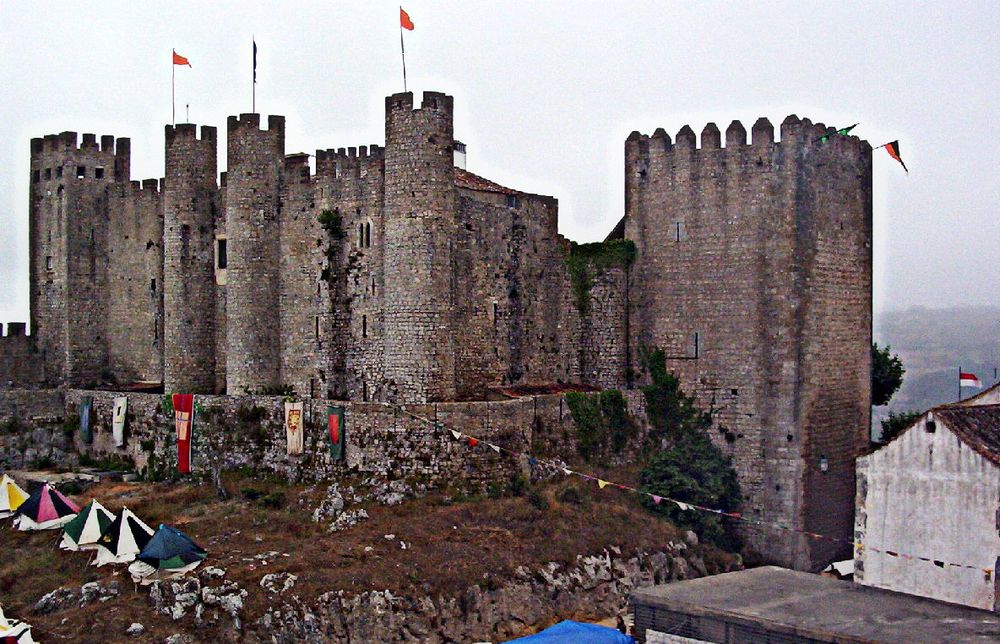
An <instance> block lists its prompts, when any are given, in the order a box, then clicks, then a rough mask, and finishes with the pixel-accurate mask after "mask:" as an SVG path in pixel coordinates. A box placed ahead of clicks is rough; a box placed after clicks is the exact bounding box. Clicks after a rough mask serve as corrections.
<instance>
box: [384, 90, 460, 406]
mask: <svg viewBox="0 0 1000 644" xmlns="http://www.w3.org/2000/svg"><path fill="white" fill-rule="evenodd" d="M385 111H386V115H385V140H386V146H385V211H384V212H385V215H384V216H385V248H384V275H385V293H384V303H385V304H384V314H385V336H384V337H385V379H386V381H387V382H386V386H387V398H389V399H390V400H393V399H395V400H398V401H407V402H427V401H439V400H452V399H454V397H455V345H454V342H455V335H454V319H453V316H454V313H453V305H454V292H455V286H456V285H455V275H454V270H453V265H452V251H453V243H454V239H455V234H456V227H457V211H458V191H457V189H456V187H455V170H454V161H453V151H452V144H453V141H454V125H453V118H454V116H453V104H452V97H451V96H446V95H445V94H441V93H438V92H424V95H423V100H422V101H421V104H420V108H419V109H414V108H413V94H412V93H409V92H407V93H404V94H394V95H392V96H390V97H388V98H387V99H386V102H385Z"/></svg>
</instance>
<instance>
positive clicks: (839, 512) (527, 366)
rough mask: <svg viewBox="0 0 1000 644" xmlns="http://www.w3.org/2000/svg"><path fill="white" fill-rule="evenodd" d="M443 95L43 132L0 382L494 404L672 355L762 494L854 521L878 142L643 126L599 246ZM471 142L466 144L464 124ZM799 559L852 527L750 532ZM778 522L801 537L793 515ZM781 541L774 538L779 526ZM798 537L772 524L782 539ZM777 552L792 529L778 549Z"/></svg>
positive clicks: (635, 374)
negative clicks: (146, 171)
mask: <svg viewBox="0 0 1000 644" xmlns="http://www.w3.org/2000/svg"><path fill="white" fill-rule="evenodd" d="M453 114H454V111H453V103H452V98H451V97H450V96H447V95H444V94H440V93H436V92H425V93H424V94H423V97H422V100H421V102H420V104H419V106H417V105H415V104H414V97H413V95H412V94H411V93H403V94H395V95H393V96H390V97H388V98H387V99H386V103H385V145H384V147H383V146H380V145H370V146H362V147H360V148H353V147H352V148H340V149H326V150H317V151H316V154H315V172H313V170H312V169H311V166H310V162H309V155H306V154H287V153H286V150H285V136H284V127H285V123H284V118H283V117H279V116H271V117H269V118H268V119H267V122H266V124H263V127H262V123H261V121H260V116H259V115H257V114H242V115H240V116H239V117H235V116H233V117H230V118H229V121H228V124H227V128H226V141H225V145H226V171H225V172H223V173H221V174H219V173H218V168H217V157H218V145H219V137H218V132H217V130H216V129H215V128H213V127H209V126H202V127H201V129H200V131H199V130H198V128H197V127H196V126H195V125H192V124H180V125H176V126H167V127H166V131H165V177H164V178H163V179H160V180H155V179H149V180H145V181H142V182H141V183H140V182H138V181H132V180H131V177H130V170H129V151H130V147H129V146H130V144H129V140H128V139H124V138H119V139H117V140H116V139H115V138H114V137H110V136H103V137H101V139H100V142H99V143H98V141H97V139H96V137H95V136H94V135H92V134H84V135H83V138H82V142H80V143H79V144H78V142H77V135H76V134H75V133H73V132H64V133H62V134H59V135H51V136H46V137H45V138H43V139H33V140H32V141H31V177H30V180H31V203H30V209H29V217H30V248H31V253H30V257H31V259H30V288H31V293H30V303H31V335H30V336H29V335H26V334H25V329H24V327H23V325H16V324H11V325H10V326H9V332H8V334H7V336H6V337H3V338H2V340H0V388H3V387H10V386H16V387H49V388H51V387H87V386H93V385H96V384H98V383H106V384H109V385H113V384H121V385H125V384H134V383H140V382H143V383H156V384H158V383H162V386H163V388H164V390H165V391H167V392H194V393H202V394H221V393H225V394H229V395H243V394H260V393H266V392H269V391H278V390H279V389H281V388H291V389H293V390H294V391H295V392H297V394H298V395H300V396H307V397H312V398H331V399H341V400H349V401H355V402H368V401H370V402H394V403H395V402H398V403H435V402H444V401H457V400H481V399H484V398H485V397H486V395H487V393H488V392H489V391H491V390H496V389H499V388H505V387H516V386H522V385H542V384H553V383H572V384H584V385H591V386H595V387H602V388H632V387H634V386H639V385H641V384H643V381H642V376H641V375H640V374H639V355H640V352H641V350H642V348H643V347H647V346H657V347H660V348H662V349H664V350H665V351H666V354H667V366H668V368H669V369H671V370H672V371H674V372H675V373H676V374H677V375H678V376H679V377H680V378H681V382H682V386H683V387H684V389H685V390H686V391H688V392H689V393H692V394H694V395H695V396H696V397H697V400H698V402H699V404H701V405H702V406H703V407H705V408H706V409H708V408H711V410H712V412H713V430H712V432H713V436H712V437H713V440H715V441H716V443H717V444H718V445H719V446H720V447H721V448H722V449H723V450H724V451H725V452H726V453H728V454H730V455H732V457H733V459H734V465H735V467H736V469H737V473H738V474H739V476H740V480H741V484H742V486H743V490H744V493H745V495H746V501H745V504H744V505H745V508H744V514H746V515H747V516H749V517H751V518H755V519H760V520H763V521H767V522H776V523H783V524H786V525H790V526H795V527H798V528H801V529H805V530H810V531H814V532H819V533H823V534H830V535H837V536H843V537H847V536H849V534H850V531H851V528H852V521H853V498H854V481H855V478H854V458H855V456H857V455H858V454H859V453H860V452H861V450H862V449H863V448H864V447H865V446H866V445H867V437H868V414H869V403H870V391H869V371H870V344H871V330H870V329H871V266H872V264H871V235H872V188H871V186H872V179H871V147H870V146H869V145H868V144H867V143H866V142H864V141H860V140H859V139H857V138H856V137H848V136H836V137H833V138H831V139H830V140H829V141H827V142H825V143H820V142H819V141H818V140H817V139H818V137H819V136H820V135H822V134H825V133H827V132H829V131H830V130H831V129H832V128H827V127H825V126H823V125H822V124H812V123H811V122H810V121H809V120H808V119H798V118H797V117H794V116H790V117H788V118H787V119H785V121H784V122H783V123H782V124H781V127H780V141H776V140H775V132H774V128H773V126H772V125H771V124H770V123H769V122H768V121H767V120H766V119H760V120H758V121H757V122H756V123H755V124H754V125H753V127H752V129H751V135H750V136H749V137H748V134H747V131H746V129H745V128H744V126H743V125H741V124H740V123H739V122H738V121H734V122H733V123H732V124H731V125H730V126H729V127H728V128H727V129H726V132H725V145H724V146H723V145H722V133H721V132H720V131H719V129H718V128H717V127H716V126H715V125H714V124H709V125H708V126H706V127H705V128H704V130H703V131H702V132H701V136H700V146H699V145H698V140H697V138H698V137H696V135H695V133H694V131H692V129H691V128H690V127H688V126H685V127H684V128H683V129H681V130H680V132H678V134H677V136H676V140H672V139H671V137H670V136H668V135H667V134H666V132H664V131H663V130H656V132H654V133H653V134H652V135H651V136H647V135H641V134H639V133H638V132H634V133H632V135H630V136H629V137H628V140H627V141H626V142H625V212H624V217H622V219H621V221H620V222H619V223H618V224H617V226H615V227H614V228H613V230H611V232H610V234H609V235H608V239H607V240H606V241H605V242H604V243H603V244H600V245H584V246H576V245H574V244H572V243H571V242H569V241H568V240H567V239H565V238H564V237H562V236H561V235H559V233H558V219H557V217H558V213H557V202H556V200H555V199H553V198H551V197H546V196H541V195H534V194H528V193H524V192H520V191H517V190H513V189H509V188H506V187H503V186H500V185H498V184H496V183H493V182H491V181H489V180H487V179H484V178H482V177H479V176H476V175H474V174H472V173H470V172H468V171H466V170H465V169H464V167H463V166H462V164H458V165H456V162H455V158H456V147H459V146H461V144H458V143H457V142H456V141H455V136H454V122H453ZM462 149H464V147H463V148H462ZM749 537H750V539H751V542H753V541H754V540H755V539H759V540H761V542H760V543H757V544H754V545H757V546H762V545H764V543H765V542H766V543H767V545H768V549H769V550H770V551H771V552H772V553H775V558H776V559H779V560H783V561H785V562H786V563H788V564H789V565H795V566H797V567H809V566H810V565H811V563H812V562H816V561H820V560H824V559H829V558H831V557H833V556H835V555H836V554H838V553H837V552H836V551H837V549H838V548H837V547H836V546H834V545H831V542H827V541H817V540H806V539H799V538H798V537H794V536H789V535H787V534H781V535H768V534H766V533H760V534H758V535H756V536H755V535H754V534H751V535H749ZM778 537H780V539H779V538H778ZM776 540H777V541H776ZM776 543H777V544H778V545H775V544H776ZM776 548H777V551H776Z"/></svg>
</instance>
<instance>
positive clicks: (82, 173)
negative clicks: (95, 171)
mask: <svg viewBox="0 0 1000 644" xmlns="http://www.w3.org/2000/svg"><path fill="white" fill-rule="evenodd" d="M86 176H87V167H86V166H82V165H78V166H76V178H77V179H83V178H84V177H86Z"/></svg>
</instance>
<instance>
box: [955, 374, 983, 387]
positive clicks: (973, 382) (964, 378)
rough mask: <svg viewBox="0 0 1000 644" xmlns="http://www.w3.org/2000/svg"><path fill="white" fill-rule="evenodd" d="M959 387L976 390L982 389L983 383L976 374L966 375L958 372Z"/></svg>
mask: <svg viewBox="0 0 1000 644" xmlns="http://www.w3.org/2000/svg"><path fill="white" fill-rule="evenodd" d="M958 386H959V387H975V388H976V389H982V388H983V383H981V382H979V378H978V377H976V374H974V373H965V372H964V371H959V372H958Z"/></svg>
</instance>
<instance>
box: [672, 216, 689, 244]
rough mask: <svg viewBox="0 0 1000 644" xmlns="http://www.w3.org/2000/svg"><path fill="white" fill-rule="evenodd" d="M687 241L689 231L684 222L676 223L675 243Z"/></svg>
mask: <svg viewBox="0 0 1000 644" xmlns="http://www.w3.org/2000/svg"><path fill="white" fill-rule="evenodd" d="M686 239H687V230H686V229H685V227H684V222H683V221H675V222H674V241H677V242H682V241H685V240H686Z"/></svg>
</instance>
